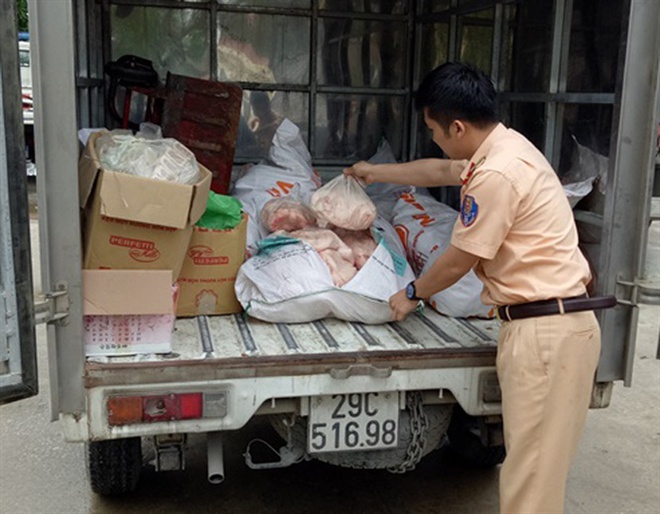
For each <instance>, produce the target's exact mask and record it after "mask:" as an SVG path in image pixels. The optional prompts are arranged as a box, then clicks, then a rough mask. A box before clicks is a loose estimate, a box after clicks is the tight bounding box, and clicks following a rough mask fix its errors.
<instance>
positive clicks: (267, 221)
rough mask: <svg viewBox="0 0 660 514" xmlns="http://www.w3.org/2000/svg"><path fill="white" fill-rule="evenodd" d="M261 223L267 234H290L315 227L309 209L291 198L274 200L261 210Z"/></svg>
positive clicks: (314, 219)
mask: <svg viewBox="0 0 660 514" xmlns="http://www.w3.org/2000/svg"><path fill="white" fill-rule="evenodd" d="M261 222H262V223H263V225H264V227H266V228H267V229H268V231H269V232H275V231H277V230H285V231H287V232H291V231H293V230H300V229H303V228H305V227H309V226H314V225H316V218H315V217H314V213H313V212H312V211H311V209H310V208H309V207H307V206H306V205H303V204H302V203H300V202H299V201H298V200H294V199H292V198H274V199H272V200H270V201H268V202H266V204H265V205H264V207H263V209H261Z"/></svg>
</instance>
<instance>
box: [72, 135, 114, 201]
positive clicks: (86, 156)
mask: <svg viewBox="0 0 660 514" xmlns="http://www.w3.org/2000/svg"><path fill="white" fill-rule="evenodd" d="M107 133H108V131H107V130H100V131H98V132H93V133H92V134H90V136H89V140H88V141H87V146H85V149H84V150H83V153H82V155H81V156H80V161H79V162H78V198H79V201H80V207H85V206H86V205H87V202H89V201H90V197H91V195H92V191H93V190H94V182H95V181H96V176H97V175H98V173H99V171H101V163H100V162H99V160H98V157H97V155H96V149H95V144H96V140H97V139H98V138H99V137H101V136H103V135H104V134H107Z"/></svg>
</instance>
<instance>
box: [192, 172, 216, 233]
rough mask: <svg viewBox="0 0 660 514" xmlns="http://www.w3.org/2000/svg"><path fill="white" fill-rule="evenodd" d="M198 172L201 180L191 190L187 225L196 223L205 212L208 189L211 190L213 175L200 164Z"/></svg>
mask: <svg viewBox="0 0 660 514" xmlns="http://www.w3.org/2000/svg"><path fill="white" fill-rule="evenodd" d="M199 171H200V173H201V174H202V175H203V178H202V180H200V181H199V182H198V183H197V184H195V187H194V188H193V198H192V205H191V206H190V216H189V217H188V223H189V224H190V225H194V224H195V223H197V221H198V220H199V218H201V217H202V214H204V211H205V210H206V204H207V203H208V200H209V189H211V179H212V178H213V174H212V173H211V172H210V171H209V170H207V169H206V168H205V167H204V166H202V165H201V164H200V166H199Z"/></svg>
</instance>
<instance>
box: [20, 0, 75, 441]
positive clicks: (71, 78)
mask: <svg viewBox="0 0 660 514" xmlns="http://www.w3.org/2000/svg"><path fill="white" fill-rule="evenodd" d="M29 7H30V32H31V34H30V38H31V39H32V41H33V45H34V46H33V47H32V50H33V55H32V56H33V66H32V72H33V73H34V99H35V102H34V103H35V112H34V132H35V134H34V135H35V148H36V153H37V162H38V163H39V180H38V181H37V194H38V199H39V234H40V240H41V247H40V248H41V274H42V281H41V283H42V286H43V290H44V293H46V294H49V293H54V292H56V291H57V290H59V289H60V286H62V285H63V286H65V287H67V288H68V291H69V301H70V305H69V316H68V318H67V323H66V324H63V325H60V326H56V327H49V331H48V344H49V355H50V359H51V362H54V366H55V373H54V374H52V375H51V384H52V385H51V391H53V392H55V394H56V395H57V402H58V403H57V404H56V405H55V407H56V409H57V412H61V413H67V414H72V415H73V417H74V419H83V417H82V415H83V414H84V412H85V396H84V389H83V376H84V360H85V353H84V347H83V338H82V305H81V304H82V301H81V289H82V279H81V271H80V270H81V262H82V255H81V249H80V247H81V245H80V213H79V208H78V184H77V172H76V170H77V168H78V139H77V135H76V133H77V126H76V98H75V91H76V84H75V70H74V65H75V45H74V36H73V33H74V26H75V25H74V20H73V9H72V2H70V1H69V2H43V1H37V0H29ZM46 113H47V115H46ZM58 341H59V342H60V344H58ZM51 352H52V353H51ZM57 412H55V413H54V414H57ZM83 425H84V422H82V421H81V428H82V426H83Z"/></svg>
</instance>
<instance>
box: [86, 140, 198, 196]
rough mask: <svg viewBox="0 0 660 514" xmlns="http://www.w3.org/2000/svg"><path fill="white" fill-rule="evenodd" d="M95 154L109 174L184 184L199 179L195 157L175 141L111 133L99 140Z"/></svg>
mask: <svg viewBox="0 0 660 514" xmlns="http://www.w3.org/2000/svg"><path fill="white" fill-rule="evenodd" d="M96 151H97V154H98V156H99V160H100V161H101V164H102V165H103V167H104V168H106V169H109V170H112V171H119V172H123V173H129V174H131V175H136V176H138V177H143V178H150V179H155V180H166V181H168V182H175V183H178V184H184V185H193V184H196V183H197V182H199V179H200V174H199V165H198V163H197V159H196V158H195V155H194V154H193V153H192V152H191V151H190V150H188V148H186V147H185V146H184V145H182V144H181V143H179V142H178V141H177V140H176V139H171V138H168V139H144V138H138V137H135V136H132V135H117V134H112V133H111V134H107V135H105V136H103V137H101V138H99V141H98V142H97V146H96Z"/></svg>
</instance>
